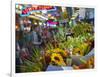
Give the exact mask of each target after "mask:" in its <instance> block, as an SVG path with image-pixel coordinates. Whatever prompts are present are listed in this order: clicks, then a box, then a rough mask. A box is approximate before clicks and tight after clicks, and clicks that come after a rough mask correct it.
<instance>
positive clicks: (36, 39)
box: [31, 27, 42, 49]
mask: <svg viewBox="0 0 100 77" xmlns="http://www.w3.org/2000/svg"><path fill="white" fill-rule="evenodd" d="M31 37H32V40H31V41H32V45H33V46H34V48H36V49H40V45H41V44H42V39H41V36H40V34H39V31H38V30H37V27H32V32H31Z"/></svg>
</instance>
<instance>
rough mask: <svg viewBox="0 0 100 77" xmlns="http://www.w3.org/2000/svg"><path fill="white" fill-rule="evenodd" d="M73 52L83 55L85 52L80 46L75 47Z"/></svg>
mask: <svg viewBox="0 0 100 77" xmlns="http://www.w3.org/2000/svg"><path fill="white" fill-rule="evenodd" d="M72 54H73V55H80V56H83V55H84V52H83V51H82V50H81V49H80V48H74V49H73V52H72Z"/></svg>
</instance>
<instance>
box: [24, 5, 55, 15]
mask: <svg viewBox="0 0 100 77" xmlns="http://www.w3.org/2000/svg"><path fill="white" fill-rule="evenodd" d="M52 9H54V7H53V6H44V5H40V6H32V7H27V8H26V9H23V10H22V14H23V15H25V14H28V13H29V12H31V11H35V10H52Z"/></svg>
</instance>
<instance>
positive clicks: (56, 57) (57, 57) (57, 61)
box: [51, 53, 66, 66]
mask: <svg viewBox="0 0 100 77" xmlns="http://www.w3.org/2000/svg"><path fill="white" fill-rule="evenodd" d="M51 62H54V63H55V64H57V65H60V66H65V65H66V64H65V62H64V60H63V58H62V56H61V55H60V54H57V53H53V54H52V55H51Z"/></svg>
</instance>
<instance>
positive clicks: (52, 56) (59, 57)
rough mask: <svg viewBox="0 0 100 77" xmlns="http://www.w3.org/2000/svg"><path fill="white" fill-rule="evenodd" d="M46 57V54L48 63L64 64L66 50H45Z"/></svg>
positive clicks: (66, 54)
mask: <svg viewBox="0 0 100 77" xmlns="http://www.w3.org/2000/svg"><path fill="white" fill-rule="evenodd" d="M45 55H46V59H47V56H48V57H49V64H53V65H57V66H66V63H65V59H66V58H67V56H68V51H66V50H63V49H60V48H55V49H51V50H47V51H46V53H45Z"/></svg>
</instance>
